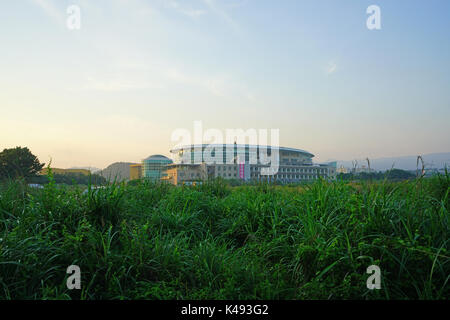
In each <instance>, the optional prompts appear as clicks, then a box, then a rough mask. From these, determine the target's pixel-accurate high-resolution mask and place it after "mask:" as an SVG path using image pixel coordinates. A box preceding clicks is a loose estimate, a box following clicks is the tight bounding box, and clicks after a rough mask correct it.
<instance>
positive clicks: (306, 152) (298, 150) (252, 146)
mask: <svg viewBox="0 0 450 320" xmlns="http://www.w3.org/2000/svg"><path fill="white" fill-rule="evenodd" d="M207 146H210V147H216V146H217V147H219V146H237V147H240V148H242V147H246V146H248V147H249V149H256V148H261V147H262V148H268V149H271V148H274V147H272V146H260V145H244V144H236V145H235V144H203V145H200V144H195V145H186V146H180V147H177V148H175V149H172V150H170V153H175V152H177V151H180V150H183V149H187V148H195V147H197V148H200V147H207ZM278 149H279V150H280V151H290V152H298V153H302V154H305V155H307V156H308V157H311V158H312V157H314V155H313V154H312V153H310V152H308V151H305V150H302V149H295V148H285V147H279V148H278Z"/></svg>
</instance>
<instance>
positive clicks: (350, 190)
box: [0, 175, 450, 299]
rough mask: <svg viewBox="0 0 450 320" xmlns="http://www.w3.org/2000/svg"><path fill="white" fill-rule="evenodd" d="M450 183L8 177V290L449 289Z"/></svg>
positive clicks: (3, 191) (396, 292) (377, 294)
mask: <svg viewBox="0 0 450 320" xmlns="http://www.w3.org/2000/svg"><path fill="white" fill-rule="evenodd" d="M449 186H450V176H449V175H445V176H439V177H434V178H429V179H418V180H414V181H406V182H387V181H384V182H364V183H360V184H348V183H345V182H333V183H329V182H325V181H318V182H316V183H314V184H311V185H306V186H303V187H287V186H285V187H280V186H277V187H272V186H269V185H259V186H240V187H229V186H227V185H226V184H224V183H223V182H221V181H216V182H211V183H208V184H205V185H202V186H197V187H174V186H170V185H164V184H150V183H142V184H139V185H136V186H127V185H124V184H112V185H110V186H108V187H106V188H103V189H96V190H94V189H90V190H89V192H87V193H84V189H83V188H81V187H72V186H71V187H64V186H59V185H56V184H55V183H54V182H51V183H49V184H48V185H46V186H45V188H44V189H42V190H34V189H29V188H28V187H26V185H25V184H23V183H21V182H20V181H16V182H8V183H3V184H2V185H1V186H0V299H448V298H450V286H449V284H450V283H449V277H450V276H449V275H450V252H449V238H450V237H449V235H450V232H449V212H448V209H449ZM73 264H75V265H78V266H80V268H81V280H82V288H81V290H68V289H67V287H66V279H67V277H68V275H67V274H66V268H67V267H68V266H69V265H73ZM373 264H375V265H378V266H380V268H381V272H382V278H381V281H382V282H381V290H368V289H367V287H366V280H367V278H368V277H369V275H368V274H366V269H367V267H368V266H369V265H373Z"/></svg>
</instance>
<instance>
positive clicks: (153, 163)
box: [142, 155, 172, 180]
mask: <svg viewBox="0 0 450 320" xmlns="http://www.w3.org/2000/svg"><path fill="white" fill-rule="evenodd" d="M171 163H172V160H170V159H169V158H167V157H165V156H162V155H154V156H150V157H148V158H147V159H144V160H142V176H143V177H144V178H146V179H151V180H160V179H161V178H162V177H164V176H165V175H166V169H167V165H169V164H171Z"/></svg>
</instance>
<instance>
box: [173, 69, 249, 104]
mask: <svg viewBox="0 0 450 320" xmlns="http://www.w3.org/2000/svg"><path fill="white" fill-rule="evenodd" d="M166 76H167V78H168V79H169V80H171V81H172V82H178V83H180V84H182V85H188V86H194V87H197V88H203V89H204V90H206V91H208V92H209V93H210V94H212V95H214V96H217V97H220V98H224V97H228V98H230V97H234V98H238V99H246V100H247V101H249V102H255V101H256V97H255V95H254V94H253V93H252V92H250V90H248V88H247V86H246V85H245V84H243V83H238V82H237V81H235V80H234V79H233V78H232V77H230V76H229V75H214V76H205V75H203V76H198V75H195V76H193V75H189V74H186V73H184V72H181V71H180V70H178V69H175V68H169V69H168V70H167V72H166Z"/></svg>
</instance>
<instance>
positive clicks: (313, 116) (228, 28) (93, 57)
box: [0, 0, 450, 167]
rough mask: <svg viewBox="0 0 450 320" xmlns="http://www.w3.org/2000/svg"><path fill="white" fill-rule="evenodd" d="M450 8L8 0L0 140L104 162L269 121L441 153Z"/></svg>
mask: <svg viewBox="0 0 450 320" xmlns="http://www.w3.org/2000/svg"><path fill="white" fill-rule="evenodd" d="M71 4H76V5H79V6H80V8H81V30H79V31H70V30H68V29H67V27H66V19H67V13H66V8H67V7H68V6H69V5H71ZM372 4H375V5H378V6H380V8H381V19H382V29H381V30H374V31H370V30H368V29H367V27H366V19H367V17H368V15H367V14H366V8H367V7H368V6H369V5H372ZM449 16H450V1H447V0H427V1H425V0H423V1H419V0H417V1H414V0H408V1H407V0H396V1H387V0H370V1H365V0H364V1H363V0H342V1H337V0H329V1H325V0H309V1H300V0H292V1H287V0H279V1H275V0H271V1H268V0H176V1H175V0H173V1H170V0H167V1H165V0H153V1H152V0H58V1H57V0H15V1H2V2H1V3H0V43H1V47H0V70H1V72H0V108H1V114H2V117H1V118H0V148H1V149H2V148H5V147H13V146H16V145H22V146H28V147H29V148H30V149H31V150H32V151H33V152H34V153H35V154H37V155H38V156H39V158H40V160H41V161H44V162H47V161H48V159H49V158H50V157H52V158H53V164H54V165H55V166H59V167H70V166H87V165H92V166H97V167H104V166H106V165H108V164H110V163H112V162H115V161H140V160H141V159H142V158H145V157H146V156H148V155H150V154H153V153H161V154H166V155H167V154H168V151H169V149H170V148H171V147H172V146H173V144H174V143H173V142H171V141H170V137H171V133H172V132H173V131H174V130H175V129H177V128H186V129H189V130H192V128H193V121H194V120H202V121H203V125H204V127H205V129H207V128H218V129H221V130H225V129H227V128H231V129H234V128H242V129H249V128H256V129H265V128H267V129H270V128H278V129H280V142H281V145H283V146H287V147H294V148H301V149H306V150H308V151H310V152H312V153H313V154H315V155H316V158H317V159H316V160H318V161H326V160H329V159H342V160H350V159H354V158H361V157H364V158H365V157H370V158H375V157H386V156H400V155H415V154H425V153H432V152H448V151H450V139H449V137H450V126H449V125H448V122H449V119H450V90H449V88H450V41H449V39H450V17H449Z"/></svg>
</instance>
